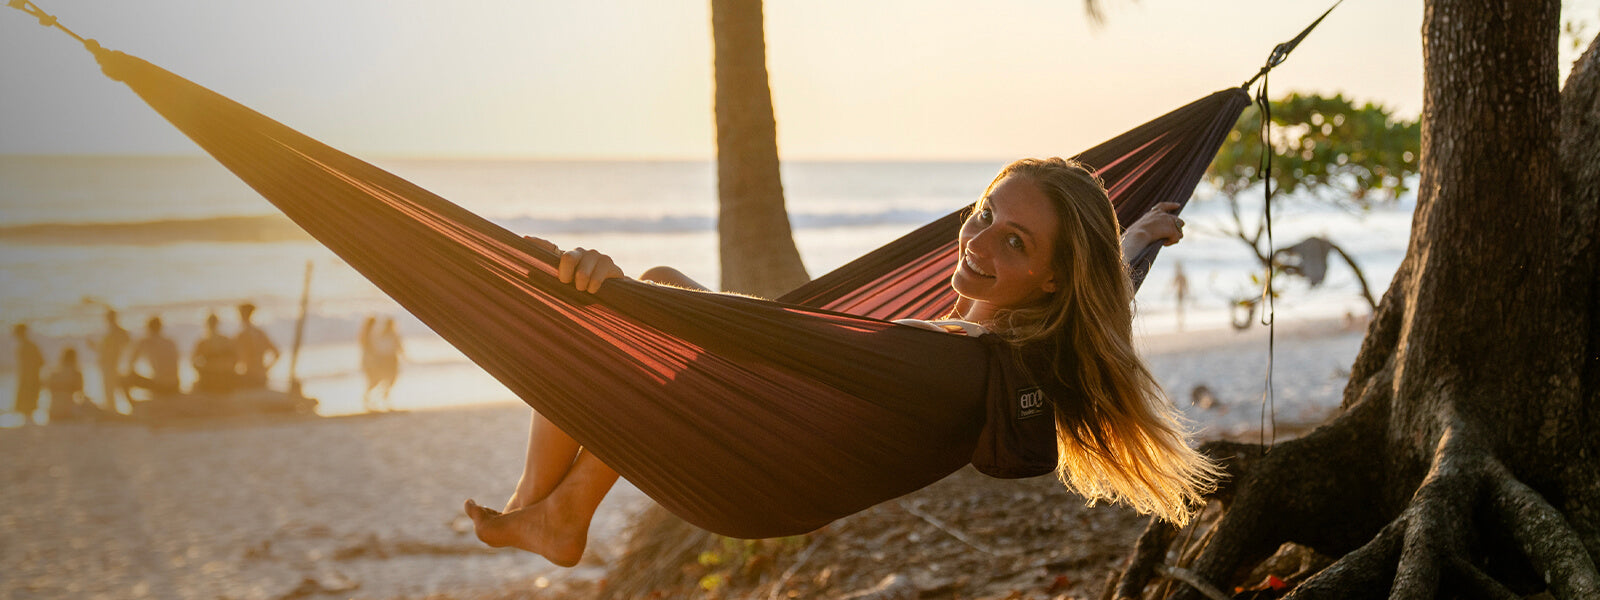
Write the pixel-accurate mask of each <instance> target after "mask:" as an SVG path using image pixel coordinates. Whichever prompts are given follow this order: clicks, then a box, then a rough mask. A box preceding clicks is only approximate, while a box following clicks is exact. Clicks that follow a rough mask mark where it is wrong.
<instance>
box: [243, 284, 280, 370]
mask: <svg viewBox="0 0 1600 600" xmlns="http://www.w3.org/2000/svg"><path fill="white" fill-rule="evenodd" d="M255 313H256V305H254V304H251V303H249V302H246V303H244V304H240V305H239V335H237V336H234V346H235V348H236V349H237V350H238V352H239V359H238V360H239V369H238V371H239V380H238V386H239V388H240V389H246V390H254V389H262V388H265V387H267V371H268V370H269V369H271V368H272V365H273V364H275V363H277V362H278V357H279V356H280V354H279V352H278V346H277V345H275V344H273V343H272V338H270V337H267V332H265V331H262V330H261V329H259V328H257V327H256V325H255V323H252V322H250V317H252V316H254V315H255Z"/></svg>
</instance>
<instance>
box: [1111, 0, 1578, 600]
mask: <svg viewBox="0 0 1600 600" xmlns="http://www.w3.org/2000/svg"><path fill="white" fill-rule="evenodd" d="M1559 10H1560V3H1559V2H1558V1H1557V0H1538V1H1529V2H1523V3H1507V2H1490V1H1487V0H1476V1H1467V0H1462V1H1455V0H1434V1H1432V2H1429V3H1428V6H1427V10H1426V15H1425V18H1424V25H1423V43H1424V48H1423V55H1424V69H1425V71H1424V75H1425V77H1426V81H1425V87H1424V96H1425V97H1424V107H1423V116H1422V119H1423V120H1422V144H1423V155H1422V181H1421V184H1420V185H1419V186H1418V198H1417V209H1416V215H1415V219H1414V223H1413V225H1412V231H1411V241H1410V245H1409V247H1408V249H1407V254H1406V258H1405V260H1404V261H1403V262H1402V264H1401V266H1400V268H1399V270H1398V271H1397V272H1396V274H1395V278H1394V280H1393V282H1392V283H1391V285H1390V288H1389V291H1388V293H1387V294H1386V295H1385V297H1384V299H1383V302H1382V305H1381V306H1380V308H1379V310H1378V312H1377V314H1376V316H1375V318H1374V319H1373V322H1372V325H1371V326H1370V328H1369V329H1368V332H1367V337H1366V339H1365V341H1364V343H1363V346H1362V349H1361V352H1360V354H1359V355H1358V356H1357V358H1356V362H1355V366H1354V367H1353V369H1352V373H1351V379H1350V383H1349V386H1348V387H1347V388H1346V389H1345V400H1344V412H1343V413H1342V414H1341V415H1340V416H1339V417H1338V418H1336V419H1335V420H1333V421H1332V422H1330V423H1329V424H1327V425H1325V426H1323V427H1322V428H1320V429H1318V430H1316V431H1315V432H1313V433H1311V434H1310V435H1308V436H1306V437H1304V438H1301V439H1299V440H1294V441H1292V442H1286V443H1283V444H1280V445H1278V446H1277V447H1275V448H1272V449H1271V450H1270V451H1269V452H1263V451H1262V449H1261V448H1259V447H1253V446H1242V445H1234V444H1213V445H1208V448H1207V449H1208V451H1210V452H1213V453H1214V454H1215V455H1217V456H1219V457H1221V458H1224V459H1225V461H1226V463H1227V464H1228V466H1229V470H1230V474H1231V475H1233V478H1232V480H1231V481H1230V482H1229V483H1228V485H1226V486H1225V488H1224V489H1222V490H1220V491H1219V493H1218V495H1217V499H1218V500H1220V501H1222V503H1223V505H1224V506H1225V507H1226V513H1225V514H1224V516H1223V517H1222V518H1221V520H1220V521H1218V522H1217V523H1216V525H1215V528H1214V530H1213V531H1212V533H1211V535H1210V536H1209V538H1208V539H1209V543H1208V544H1207V545H1206V546H1205V548H1204V550H1203V551H1201V552H1200V553H1199V555H1198V558H1197V559H1195V560H1194V562H1193V563H1192V564H1191V565H1180V566H1181V567H1187V568H1188V569H1189V570H1190V571H1192V572H1193V573H1195V574H1197V575H1198V576H1199V577H1200V578H1202V579H1204V580H1206V581H1208V582H1210V583H1212V584H1213V585H1214V586H1215V587H1217V588H1219V589H1224V590H1226V589H1232V588H1233V587H1234V586H1235V585H1240V584H1244V583H1246V582H1242V581H1240V577H1241V573H1242V572H1244V570H1246V569H1248V568H1249V567H1250V566H1251V565H1253V564H1254V563H1255V562H1257V561H1259V560H1260V559H1261V558H1264V557H1265V556H1267V555H1268V554H1270V553H1272V552H1273V551H1274V550H1276V549H1277V548H1278V547H1279V545H1280V544H1282V543H1284V542H1296V543H1299V544H1302V545H1305V546H1310V547H1312V548H1314V549H1316V550H1318V551H1319V552H1321V553H1323V554H1326V555H1328V556H1331V557H1336V558H1337V560H1336V561H1335V562H1334V563H1333V564H1332V566H1329V567H1328V568H1326V569H1323V570H1322V571H1321V572H1319V573H1317V574H1316V575H1314V576H1312V577H1310V578H1309V579H1307V580H1306V581H1304V582H1303V583H1301V584H1300V585H1299V587H1297V588H1296V589H1295V590H1294V591H1293V592H1292V593H1291V594H1290V597H1292V598H1297V599H1304V598H1368V597H1371V598H1382V597H1391V598H1432V597H1435V596H1436V595H1438V596H1444V597H1454V596H1458V595H1459V596H1466V597H1475V598H1516V597H1520V596H1521V595H1525V594H1529V593H1533V592H1537V591H1540V590H1547V591H1549V592H1550V593H1551V594H1552V595H1554V596H1555V597H1557V598H1573V599H1577V598H1600V575H1597V573H1596V569H1595V558H1596V557H1600V525H1597V518H1596V517H1597V514H1600V460H1597V459H1600V433H1597V431H1600V376H1597V373H1600V325H1597V324H1600V270H1597V267H1596V265H1597V262H1596V259H1597V258H1600V252H1597V249H1600V239H1597V238H1600V219H1597V215H1600V148H1597V141H1600V104H1597V102H1600V56H1597V55H1600V45H1591V47H1590V49H1589V51H1588V53H1586V54H1585V56H1584V58H1583V59H1582V60H1581V61H1580V64H1579V65H1578V67H1577V68H1575V69H1574V71H1573V73H1572V75H1571V76H1570V77H1569V79H1568V83H1567V89H1566V91H1565V92H1564V93H1562V94H1558V93H1557V68H1556V44H1557V27H1558V15H1559ZM1172 534H1173V532H1172V531H1171V530H1170V529H1168V528H1166V527H1165V526H1163V525H1161V524H1158V523H1152V525H1151V527H1150V529H1148V530H1147V531H1146V535H1145V538H1144V539H1143V540H1141V546H1143V548H1142V549H1143V550H1144V552H1142V553H1140V554H1138V555H1137V556H1136V558H1135V560H1134V561H1133V562H1132V563H1131V565H1130V568H1129V570H1128V572H1127V573H1126V574H1125V575H1124V579H1123V581H1122V582H1121V585H1120V586H1119V588H1118V590H1117V591H1118V595H1119V596H1121V597H1136V596H1137V595H1138V594H1140V593H1141V591H1142V590H1143V589H1144V587H1145V583H1146V582H1147V581H1148V579H1149V573H1150V572H1152V571H1156V570H1157V569H1154V568H1152V567H1153V566H1154V565H1153V564H1152V563H1154V562H1156V561H1160V560H1162V559H1163V555H1164V554H1165V553H1164V552H1153V551H1151V550H1152V549H1153V548H1159V547H1162V546H1165V545H1166V544H1167V541H1168V540H1171V539H1173V537H1174V536H1173V535H1172ZM1180 554H1182V553H1180ZM1248 583H1254V582H1248ZM1198 594H1199V592H1197V591H1196V590H1194V589H1193V588H1190V587H1187V586H1184V588H1183V591H1182V592H1181V593H1180V594H1179V595H1178V596H1179V597H1182V598H1195V597H1198Z"/></svg>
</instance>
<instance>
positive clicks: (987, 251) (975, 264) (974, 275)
mask: <svg viewBox="0 0 1600 600" xmlns="http://www.w3.org/2000/svg"><path fill="white" fill-rule="evenodd" d="M1059 219H1060V217H1059V215H1058V214H1057V211H1056V208H1055V205H1054V203H1053V202H1051V200H1050V198H1049V197H1048V196H1045V195H1044V192H1041V191H1039V187H1038V186H1037V185H1035V184H1034V183H1033V181H1032V180H1030V179H1028V178H1026V177H1019V176H1015V175H1013V176H1009V177H1006V178H1005V179H1002V180H1000V182H999V183H997V184H995V186H994V188H993V189H990V190H989V195H988V196H986V197H984V198H983V199H982V200H980V201H978V204H977V206H976V207H975V208H974V209H973V211H972V215H971V216H969V217H967V220H966V222H965V223H963V224H962V225H961V236H960V238H959V247H960V252H961V256H960V260H959V261H957V264H956V272H955V274H954V275H952V276H951V277H950V286H951V287H953V288H955V290H956V293H958V294H961V295H962V296H964V297H967V298H971V299H973V300H977V301H980V302H984V303H987V304H989V305H991V306H993V307H994V308H1021V307H1023V306H1027V305H1030V304H1034V303H1036V302H1038V301H1040V300H1042V299H1044V297H1045V296H1047V295H1049V294H1051V293H1054V292H1055V291H1056V281H1055V271H1054V269H1052V268H1051V260H1050V259H1051V257H1052V256H1054V252H1055V243H1056V239H1055V237H1056V230H1057V228H1058V222H1059Z"/></svg>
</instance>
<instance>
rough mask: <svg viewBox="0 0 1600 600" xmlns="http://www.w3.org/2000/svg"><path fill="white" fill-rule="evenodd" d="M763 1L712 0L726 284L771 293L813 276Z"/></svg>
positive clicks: (759, 293)
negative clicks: (782, 158)
mask: <svg viewBox="0 0 1600 600" xmlns="http://www.w3.org/2000/svg"><path fill="white" fill-rule="evenodd" d="M762 27H763V22H762V14H761V0H712V2H711V30H712V37H713V38H714V40H715V46H716V86H717V100H716V102H717V107H716V113H717V193H718V196H719V197H720V199H721V212H720V215H719V217H718V220H717V233H718V235H719V237H720V239H721V254H722V285H721V287H722V289H724V290H728V291H735V292H740V293H745V294H754V295H757V296H763V297H768V298H774V297H777V296H779V295H781V294H783V293H784V292H787V291H789V290H792V289H794V288H796V287H799V286H800V284H802V283H805V282H806V280H807V277H806V270H805V266H804V265H803V264H801V262H800V251H799V249H797V248H796V247H795V245H794V236H793V235H792V234H791V232H790V230H789V214H788V212H787V211H786V210H785V209H784V204H783V182H782V179H781V178H780V177H779V173H778V133H777V131H778V130H777V122H776V120H775V119H774V118H773V116H772V91H771V89H770V88H769V87H768V86H767V46H766V38H765V34H764V32H763V29H762Z"/></svg>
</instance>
